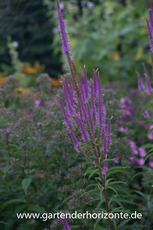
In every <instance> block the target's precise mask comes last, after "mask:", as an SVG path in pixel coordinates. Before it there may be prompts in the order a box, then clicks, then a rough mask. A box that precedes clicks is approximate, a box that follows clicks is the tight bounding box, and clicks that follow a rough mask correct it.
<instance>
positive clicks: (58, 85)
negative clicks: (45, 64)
mask: <svg viewBox="0 0 153 230" xmlns="http://www.w3.org/2000/svg"><path fill="white" fill-rule="evenodd" d="M51 85H52V86H53V87H55V88H58V87H60V86H61V79H60V78H58V79H57V80H52V82H51Z"/></svg>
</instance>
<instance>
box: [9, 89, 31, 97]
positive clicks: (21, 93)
mask: <svg viewBox="0 0 153 230" xmlns="http://www.w3.org/2000/svg"><path fill="white" fill-rule="evenodd" d="M13 92H14V93H16V94H17V96H18V97H22V96H23V95H25V94H26V93H29V92H30V91H29V90H25V89H23V88H22V87H21V86H19V87H17V88H15V89H14V90H13Z"/></svg>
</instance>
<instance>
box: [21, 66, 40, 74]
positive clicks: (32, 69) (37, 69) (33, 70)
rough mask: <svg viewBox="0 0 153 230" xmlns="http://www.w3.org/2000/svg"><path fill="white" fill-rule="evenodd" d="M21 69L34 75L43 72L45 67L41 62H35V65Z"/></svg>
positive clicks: (22, 71)
mask: <svg viewBox="0 0 153 230" xmlns="http://www.w3.org/2000/svg"><path fill="white" fill-rule="evenodd" d="M20 71H21V73H28V74H31V75H34V74H36V73H37V72H43V71H44V67H42V66H41V65H40V64H35V65H33V66H27V67H24V68H22V69H21V70H20Z"/></svg>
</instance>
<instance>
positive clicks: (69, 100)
mask: <svg viewBox="0 0 153 230" xmlns="http://www.w3.org/2000/svg"><path fill="white" fill-rule="evenodd" d="M63 91H64V97H65V101H66V107H67V111H68V114H69V115H70V116H73V115H74V105H73V99H72V95H71V92H70V91H69V86H68V84H67V82H66V81H65V80H64V81H63Z"/></svg>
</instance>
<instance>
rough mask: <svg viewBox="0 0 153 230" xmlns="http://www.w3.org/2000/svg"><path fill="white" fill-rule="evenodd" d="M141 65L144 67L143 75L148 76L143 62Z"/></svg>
mask: <svg viewBox="0 0 153 230" xmlns="http://www.w3.org/2000/svg"><path fill="white" fill-rule="evenodd" d="M142 65H143V69H144V75H147V76H148V73H147V69H146V66H145V64H144V63H142Z"/></svg>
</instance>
